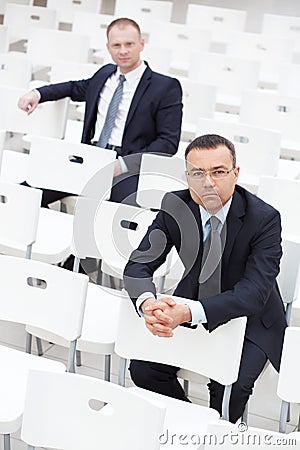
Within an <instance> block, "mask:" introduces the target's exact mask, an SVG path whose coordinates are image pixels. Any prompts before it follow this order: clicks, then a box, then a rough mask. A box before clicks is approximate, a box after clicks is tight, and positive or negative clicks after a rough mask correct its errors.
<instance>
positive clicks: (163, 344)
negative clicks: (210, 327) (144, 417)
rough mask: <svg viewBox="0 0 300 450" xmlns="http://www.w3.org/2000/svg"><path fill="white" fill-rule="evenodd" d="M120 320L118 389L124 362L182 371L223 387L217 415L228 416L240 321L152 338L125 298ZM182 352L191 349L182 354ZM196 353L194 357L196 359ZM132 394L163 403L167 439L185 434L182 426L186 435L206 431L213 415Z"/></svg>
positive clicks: (149, 395)
mask: <svg viewBox="0 0 300 450" xmlns="http://www.w3.org/2000/svg"><path fill="white" fill-rule="evenodd" d="M177 301H178V299H177ZM183 301H184V300H183ZM119 318H120V320H119V325H118V332H117V339H116V346H115V351H116V353H117V354H118V355H119V356H120V357H121V358H122V359H121V364H120V375H119V384H121V385H124V384H125V368H126V360H127V359H137V360H142V361H143V360H144V361H152V362H157V363H163V364H170V365H173V366H179V367H183V368H185V369H187V370H191V371H193V372H196V373H200V374H202V375H204V376H206V377H209V378H212V379H213V380H215V381H218V382H219V383H221V384H223V385H224V386H225V391H224V397H223V405H222V416H223V418H226V417H229V415H228V414H229V410H228V408H229V399H230V391H231V384H232V383H234V382H235V381H236V380H237V377H238V370H239V365H240V357H241V352H242V347H243V342H244V333H245V327H246V318H245V317H240V318H237V319H234V320H231V321H230V322H228V323H226V324H225V325H222V326H220V327H218V328H217V329H216V330H214V331H213V332H211V333H209V332H208V331H206V330H205V329H204V327H202V326H198V327H197V328H196V329H194V330H191V329H189V328H186V327H178V328H177V329H176V330H175V332H174V336H173V337H172V338H170V339H165V338H158V337H157V336H153V335H152V334H151V333H150V332H149V330H148V329H147V328H146V327H145V324H144V319H143V318H141V317H139V316H138V314H137V312H136V311H135V309H134V307H133V305H132V303H131V300H130V299H129V298H127V301H126V300H125V299H124V300H123V301H122V302H121V311H120V315H119ZM128 330H134V333H128ZM187 349H193V350H191V351H187ZM195 351H196V353H197V355H198V356H199V357H196V358H195ZM229 362H230V363H229ZM134 390H136V391H137V392H139V393H141V394H142V393H143V395H145V396H146V397H147V398H154V399H155V398H156V399H160V401H162V402H163V403H166V405H167V407H168V409H167V415H166V422H165V429H168V431H169V433H171V434H172V431H173V430H174V431H175V432H178V430H180V431H184V432H186V426H187V424H189V427H188V429H189V430H190V429H191V428H190V427H191V426H192V425H194V424H195V422H196V423H197V429H198V431H199V432H201V430H202V431H205V428H206V425H207V423H208V421H211V420H213V419H214V417H215V418H216V414H217V413H216V411H215V410H212V409H209V408H207V407H203V406H199V405H190V404H189V403H185V402H182V401H180V400H175V399H170V397H165V396H162V395H159V394H156V393H153V392H150V391H146V390H143V389H140V388H134ZM169 408H170V410H169ZM178 409H179V411H180V413H179V416H180V419H179V418H178V417H177V421H178V420H179V423H176V410H177V414H178ZM198 414H199V415H200V417H201V419H200V417H199V415H198ZM217 416H218V414H217ZM170 418H172V422H171V423H169V421H170ZM173 420H174V421H173ZM176 426H177V427H178V428H177V429H176ZM170 448H171V447H170Z"/></svg>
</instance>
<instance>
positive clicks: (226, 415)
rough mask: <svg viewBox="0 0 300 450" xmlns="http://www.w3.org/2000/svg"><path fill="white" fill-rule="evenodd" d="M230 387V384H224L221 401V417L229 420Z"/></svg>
mask: <svg viewBox="0 0 300 450" xmlns="http://www.w3.org/2000/svg"><path fill="white" fill-rule="evenodd" d="M231 388H232V385H231V384H230V385H229V386H225V388H224V394H223V401H222V417H221V419H223V420H229V401H230V395H231Z"/></svg>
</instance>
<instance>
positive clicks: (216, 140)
mask: <svg viewBox="0 0 300 450" xmlns="http://www.w3.org/2000/svg"><path fill="white" fill-rule="evenodd" d="M219 145H225V147H227V148H228V150H229V151H230V153H231V156H232V164H233V167H235V166H236V154H235V148H234V145H233V143H232V142H231V141H229V140H228V139H226V138H224V137H223V136H219V135H218V134H204V135H203V136H199V137H196V138H195V139H194V140H193V141H192V142H191V143H190V144H189V145H188V146H187V148H186V151H185V155H184V156H185V159H187V156H188V154H189V153H190V151H191V150H193V149H194V148H198V149H202V148H211V149H213V148H217V147H219Z"/></svg>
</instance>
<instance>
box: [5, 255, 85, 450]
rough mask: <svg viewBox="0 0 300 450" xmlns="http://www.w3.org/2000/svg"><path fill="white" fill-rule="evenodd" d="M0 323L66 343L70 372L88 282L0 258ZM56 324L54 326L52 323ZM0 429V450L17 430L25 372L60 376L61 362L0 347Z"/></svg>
mask: <svg viewBox="0 0 300 450" xmlns="http://www.w3.org/2000/svg"><path fill="white" fill-rule="evenodd" d="M0 267H1V274H2V277H3V279H2V281H1V286H0V319H1V320H5V321H10V322H15V323H21V324H24V325H25V324H30V325H33V326H38V327H40V328H45V329H46V330H49V331H51V332H53V333H56V334H58V335H60V336H62V337H64V338H65V339H66V340H68V341H69V343H70V344H69V346H70V351H69V361H68V369H69V370H71V371H74V355H75V349H76V340H77V339H78V337H79V336H80V333H81V327H82V319H83V311H84V305H85V298H86V291H87V285H88V277H87V276H86V275H83V274H75V273H73V272H70V271H67V270H65V269H62V268H60V267H56V266H52V265H50V264H45V263H41V262H38V261H33V260H28V259H23V258H15V257H11V256H3V255H2V256H0ZM58 318H59V320H58ZM0 360H1V372H0V391H1V392H0V397H1V405H0V426H1V434H3V435H4V450H9V449H10V434H11V433H13V432H15V431H17V430H18V429H19V428H20V426H21V421H22V414H23V410H24V401H25V392H26V382H27V375H28V371H29V369H44V370H53V371H60V372H63V371H65V369H66V367H65V365H64V364H62V363H61V362H57V361H52V360H49V359H46V358H41V357H39V356H35V355H30V354H28V353H24V352H22V351H20V350H16V349H13V348H8V347H6V346H3V345H1V346H0Z"/></svg>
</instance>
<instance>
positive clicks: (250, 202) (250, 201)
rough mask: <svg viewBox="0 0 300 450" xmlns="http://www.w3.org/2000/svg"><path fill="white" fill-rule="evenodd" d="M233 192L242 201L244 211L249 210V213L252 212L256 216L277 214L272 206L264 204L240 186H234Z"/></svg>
mask: <svg viewBox="0 0 300 450" xmlns="http://www.w3.org/2000/svg"><path fill="white" fill-rule="evenodd" d="M235 192H236V194H237V195H239V196H241V198H242V199H243V201H244V203H245V208H246V210H247V209H250V210H251V211H253V213H256V214H260V213H263V214H268V213H274V212H278V211H277V210H276V209H275V208H274V207H273V206H272V205H270V204H269V203H266V202H265V201H264V200H263V199H261V198H259V197H257V195H254V194H252V193H251V192H250V191H248V190H247V189H245V188H243V187H242V186H239V185H236V187H235ZM236 194H235V195H236Z"/></svg>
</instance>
